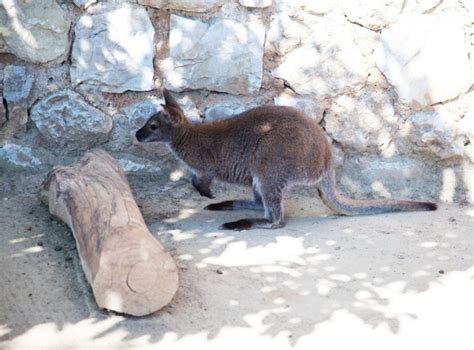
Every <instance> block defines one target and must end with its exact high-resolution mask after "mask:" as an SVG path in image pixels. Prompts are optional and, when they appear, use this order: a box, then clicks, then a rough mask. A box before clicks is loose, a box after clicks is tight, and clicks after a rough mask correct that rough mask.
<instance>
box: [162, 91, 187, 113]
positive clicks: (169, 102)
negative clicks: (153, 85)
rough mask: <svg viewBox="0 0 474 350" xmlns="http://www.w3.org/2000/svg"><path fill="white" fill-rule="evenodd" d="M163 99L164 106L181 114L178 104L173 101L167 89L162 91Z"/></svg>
mask: <svg viewBox="0 0 474 350" xmlns="http://www.w3.org/2000/svg"><path fill="white" fill-rule="evenodd" d="M163 97H164V98H165V105H166V106H167V107H173V108H176V109H178V110H179V111H180V112H181V113H183V110H182V109H181V107H180V106H179V104H178V102H176V100H175V99H174V97H173V96H171V94H170V92H169V91H168V90H167V89H163Z"/></svg>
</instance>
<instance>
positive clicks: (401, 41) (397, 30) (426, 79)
mask: <svg viewBox="0 0 474 350" xmlns="http://www.w3.org/2000/svg"><path fill="white" fill-rule="evenodd" d="M468 53H469V51H468V48H467V45H466V42H465V34H464V27H463V22H462V18H460V17H459V16H457V15H453V14H449V13H441V14H436V15H435V14H431V15H420V14H408V15H403V16H401V17H400V18H399V20H398V21H397V22H396V23H395V24H393V25H392V26H390V27H387V28H386V29H384V30H383V31H382V34H381V36H380V45H379V47H378V48H377V50H376V51H375V57H376V63H377V66H378V67H379V69H380V70H381V71H382V72H383V73H384V75H385V76H386V78H387V80H388V81H389V82H390V84H392V85H393V86H394V87H395V89H396V91H397V94H398V96H399V97H400V99H401V100H402V101H403V102H405V103H407V104H409V105H411V106H412V107H414V108H423V107H425V106H428V105H431V104H434V103H437V102H443V101H446V100H449V99H452V98H455V97H457V96H459V94H461V93H463V92H465V91H467V90H468V89H469V87H470V86H471V84H472V80H471V77H472V75H471V67H470V62H469V57H468Z"/></svg>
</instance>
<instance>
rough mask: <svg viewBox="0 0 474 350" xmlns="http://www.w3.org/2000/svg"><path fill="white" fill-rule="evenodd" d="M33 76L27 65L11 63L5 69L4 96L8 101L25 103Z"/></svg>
mask: <svg viewBox="0 0 474 350" xmlns="http://www.w3.org/2000/svg"><path fill="white" fill-rule="evenodd" d="M32 85H33V77H32V75H31V74H30V73H29V72H28V70H27V68H26V67H25V66H17V65H10V66H6V67H5V68H4V70H3V97H4V98H5V100H7V103H9V104H10V103H25V102H26V99H27V98H28V96H29V94H30V91H31V87H32Z"/></svg>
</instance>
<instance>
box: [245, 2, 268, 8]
mask: <svg viewBox="0 0 474 350" xmlns="http://www.w3.org/2000/svg"><path fill="white" fill-rule="evenodd" d="M239 3H240V5H242V6H245V7H257V8H264V7H269V6H272V0H239Z"/></svg>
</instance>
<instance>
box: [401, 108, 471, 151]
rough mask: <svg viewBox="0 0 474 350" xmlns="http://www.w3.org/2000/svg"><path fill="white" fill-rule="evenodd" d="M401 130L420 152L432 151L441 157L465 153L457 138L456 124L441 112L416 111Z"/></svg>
mask: <svg viewBox="0 0 474 350" xmlns="http://www.w3.org/2000/svg"><path fill="white" fill-rule="evenodd" d="M406 130H407V131H406ZM401 132H402V133H405V134H406V135H407V136H406V137H407V139H408V140H409V141H410V142H411V143H412V144H413V145H415V150H416V151H418V152H423V153H431V154H432V155H433V156H434V157H436V158H439V159H450V158H462V156H463V154H464V149H463V146H462V145H461V144H460V143H459V142H457V140H456V138H457V137H456V136H457V134H456V124H455V123H453V122H452V121H451V120H450V119H449V118H448V117H447V116H445V115H442V114H440V113H437V112H418V113H415V114H413V115H411V116H410V117H409V119H408V121H407V125H405V126H404V127H403V128H402V130H401Z"/></svg>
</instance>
